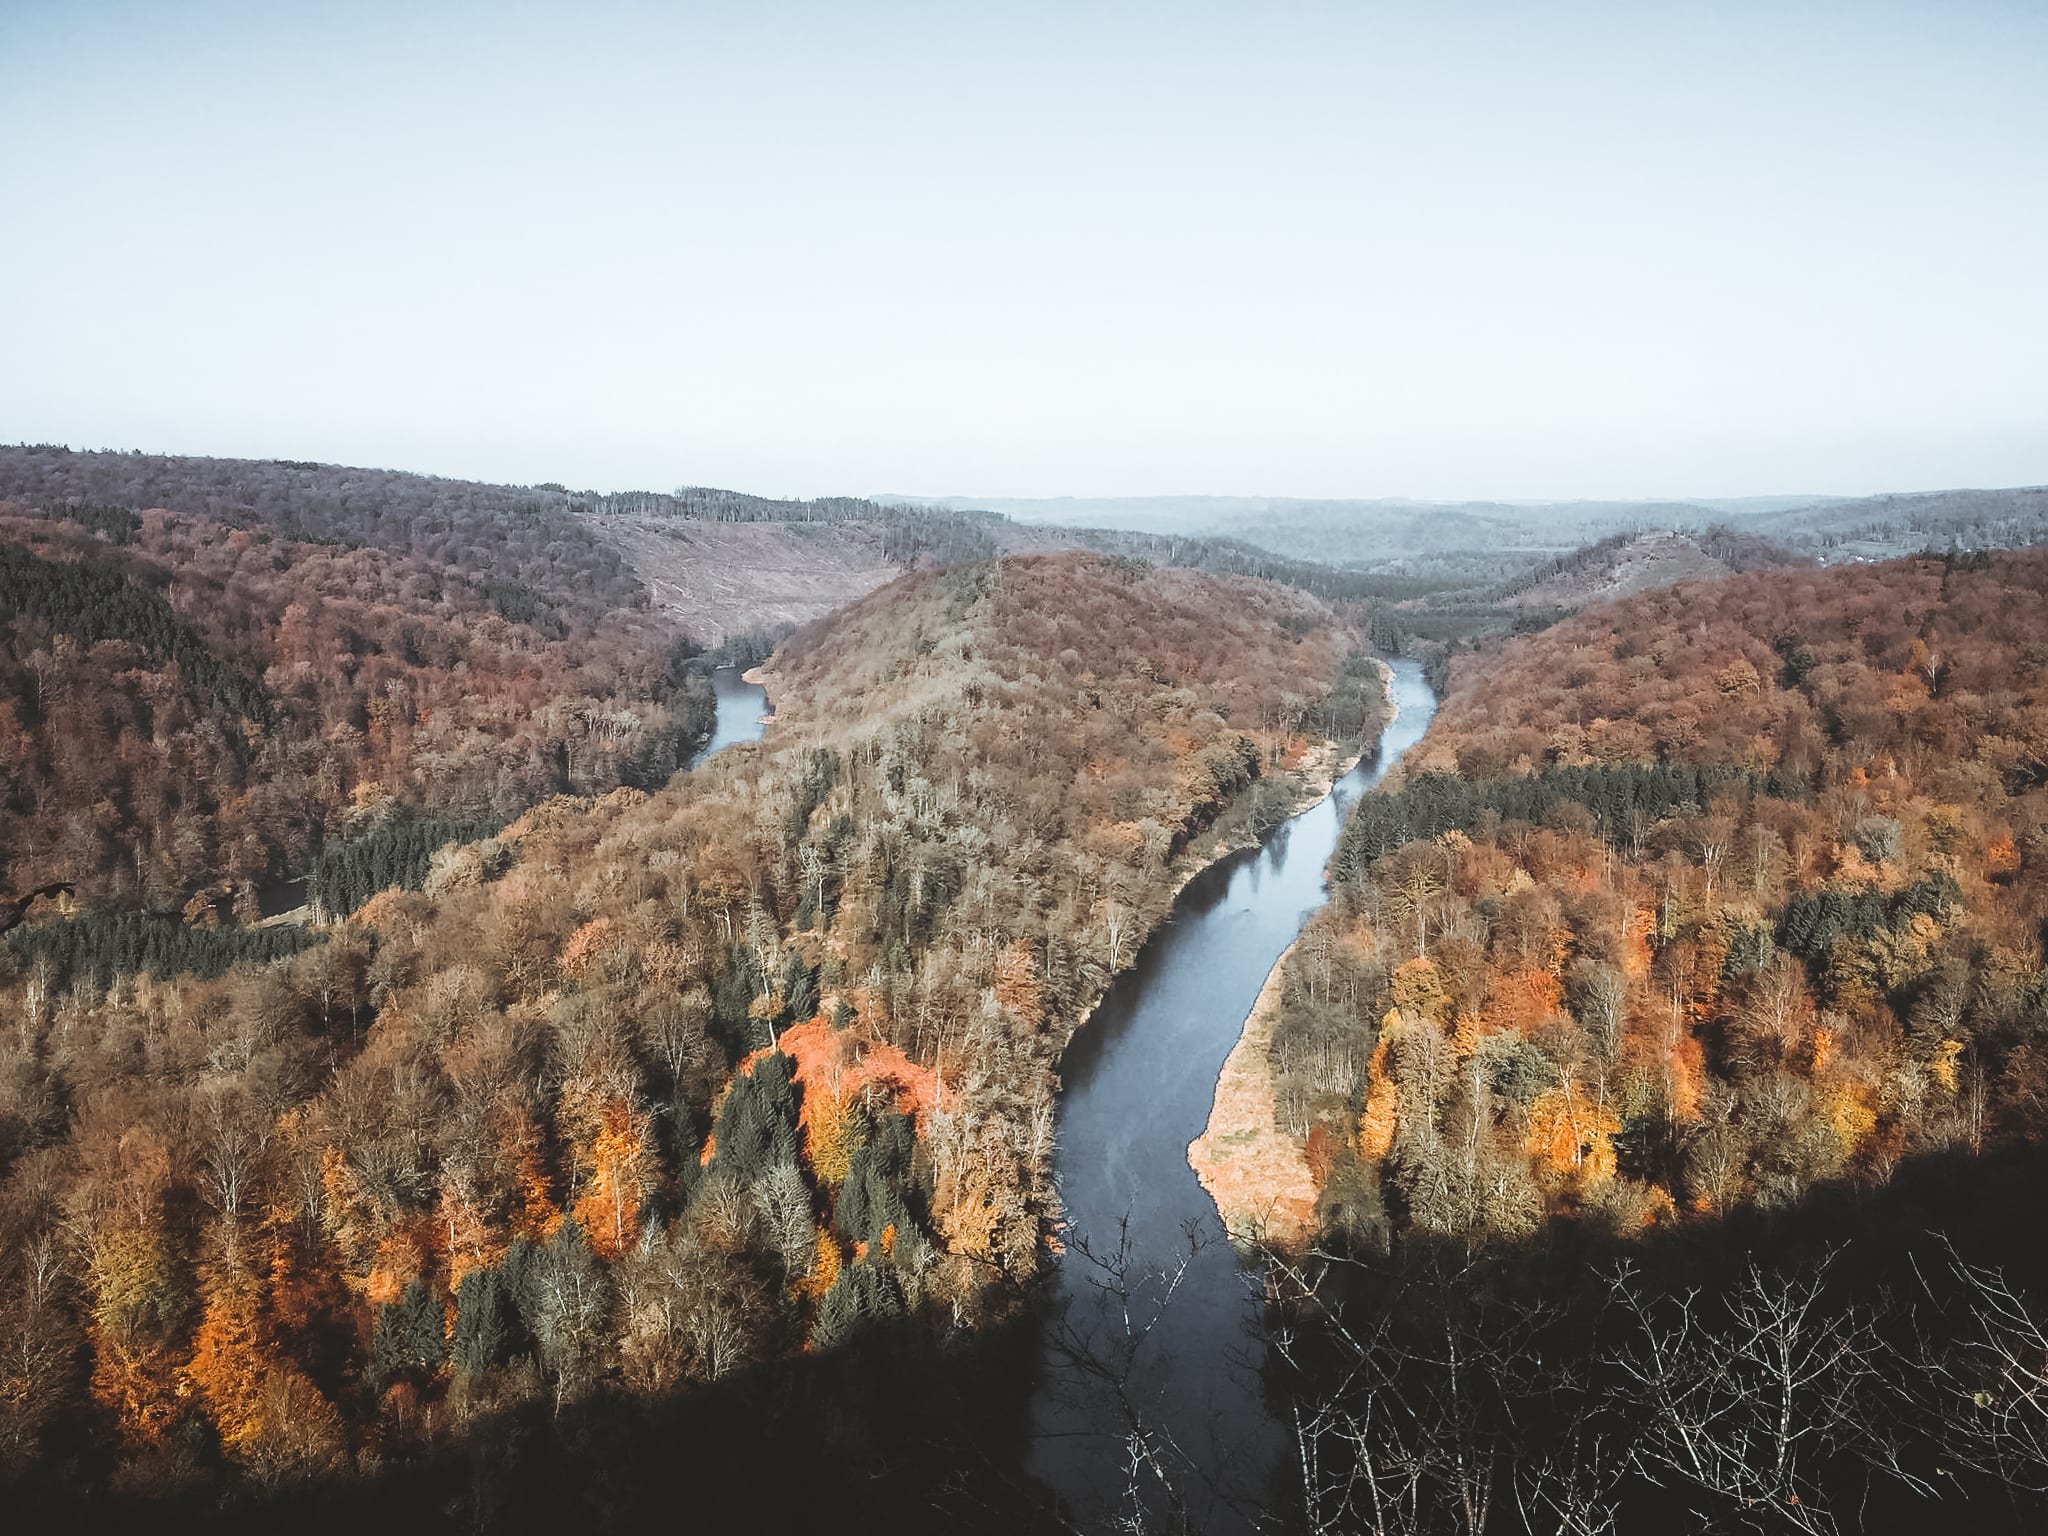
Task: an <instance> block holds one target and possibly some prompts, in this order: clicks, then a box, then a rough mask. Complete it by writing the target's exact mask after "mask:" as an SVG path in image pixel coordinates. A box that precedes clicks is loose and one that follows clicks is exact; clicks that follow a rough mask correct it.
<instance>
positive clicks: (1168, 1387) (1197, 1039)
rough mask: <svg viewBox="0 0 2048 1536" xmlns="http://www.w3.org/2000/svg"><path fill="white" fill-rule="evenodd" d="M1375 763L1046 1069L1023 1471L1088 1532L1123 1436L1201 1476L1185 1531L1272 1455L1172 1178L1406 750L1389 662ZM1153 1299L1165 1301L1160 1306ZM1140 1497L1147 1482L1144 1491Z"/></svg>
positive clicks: (1195, 895)
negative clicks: (1048, 1150) (1051, 1150)
mask: <svg viewBox="0 0 2048 1536" xmlns="http://www.w3.org/2000/svg"><path fill="white" fill-rule="evenodd" d="M1393 667H1394V700H1395V704H1396V706H1397V709H1398V713H1397V714H1396V716H1395V719H1394V720H1393V722H1392V723H1391V724H1390V725H1389V726H1388V727H1387V729H1386V730H1385V731H1384V732H1383V733H1382V735H1381V738H1380V742H1379V747H1378V750H1377V751H1376V752H1375V753H1373V754H1372V755H1370V756H1368V757H1367V758H1365V759H1364V760H1362V761H1361V762H1360V763H1359V765H1358V766H1357V767H1356V768H1354V769H1353V770H1352V771H1351V772H1350V773H1348V774H1346V775H1345V776H1344V777H1343V778H1342V779H1341V780H1339V781H1338V784H1337V786H1336V788H1335V789H1334V790H1332V792H1331V793H1330V794H1329V795H1328V796H1326V797H1325V798H1324V799H1322V800H1321V801H1319V802H1317V803H1316V804H1315V805H1313V806H1311V807H1310V808H1309V809H1307V810H1306V811H1303V812H1302V813H1301V814H1300V815H1298V816H1295V817H1294V818H1292V819H1291V820H1290V821H1288V822H1287V823H1286V824H1285V825H1284V826H1282V827H1281V828H1279V829H1278V830H1277V831H1276V832H1275V833H1274V834H1273V836H1272V837H1271V838H1269V839H1268V840H1267V842H1266V843H1265V844H1264V845H1263V846H1262V847H1260V848H1257V849H1249V850H1246V851H1244V852H1242V853H1238V854H1234V855H1232V856H1230V857H1229V858H1226V859H1224V860H1223V861H1221V862H1220V863H1218V864H1216V865H1214V866H1213V867H1211V868H1210V869H1208V870H1206V871H1204V872H1203V873H1202V874H1201V875H1199V876H1197V877H1196V878H1195V879H1194V880H1192V881H1191V882H1189V884H1188V886H1187V888H1186V889H1185V890H1184V891H1183V892H1182V893H1181V895H1180V897H1179V899H1178V900H1177V901H1176V902H1175V903H1174V908H1173V912H1172V915H1171V916H1170V918H1169V919H1168V921H1167V922H1166V924H1165V925H1163V926H1162V927H1161V928H1160V930H1159V931H1158V932H1157V933H1156V934H1154V935H1153V937H1152V938H1151V939H1150V940H1149V941H1148V943H1147V944H1146V946H1145V948H1144V949H1143V950H1142V951H1141V952H1140V953H1139V955H1138V958H1137V961H1136V963H1135V964H1134V965H1133V966H1132V967H1131V969H1130V970H1129V971H1128V972H1126V973H1125V974H1124V975H1123V976H1121V977H1119V978H1118V980H1117V981H1116V983H1115V984H1114V985H1113V986H1112V987H1111V988H1110V990H1109V992H1108V994H1107V995H1106V996H1105V997H1104V999H1103V1001H1102V1004H1101V1006H1100V1007H1099V1008H1098V1009H1097V1010H1096V1013H1095V1015H1094V1016H1093V1017H1092V1018H1091V1019H1090V1020H1089V1022H1088V1023H1087V1024H1086V1025H1085V1026H1083V1028H1082V1029H1081V1031H1080V1033H1079V1034H1078V1035H1076V1036H1075V1038H1074V1041H1073V1044H1072V1045H1070V1046H1069V1047H1068V1049H1067V1053H1066V1055H1065V1057H1064V1058H1063V1060H1062V1063H1061V1076H1062V1090H1061V1095H1060V1127H1059V1136H1060V1144H1059V1153H1058V1160H1057V1167H1056V1175H1057V1178H1058V1182H1059V1189H1060V1198H1061V1201H1062V1203H1063V1205H1064V1207H1065V1212H1066V1219H1067V1234H1066V1235H1067V1242H1068V1246H1069V1252H1068V1254H1067V1256H1066V1258H1065V1259H1064V1260H1063V1261H1062V1264H1061V1267H1060V1274H1059V1277H1058V1279H1057V1281H1056V1284H1055V1297H1054V1300H1053V1302H1052V1304H1051V1307H1050V1309H1049V1312H1050V1315H1049V1318H1048V1321H1047V1323H1046V1325H1045V1332H1044V1338H1043V1341H1042V1347H1041V1350H1040V1362H1039V1374H1038V1381H1037V1385H1036V1389H1035V1392H1034V1397H1033V1402H1032V1427H1033V1435H1034V1443H1033V1451H1032V1469H1033V1470H1034V1471H1035V1472H1036V1473H1037V1474H1038V1475H1039V1476H1041V1477H1043V1478H1044V1479H1045V1480H1046V1481H1047V1482H1048V1483H1050V1484H1051V1485H1052V1486H1053V1487H1054V1488H1055V1489H1056V1490H1058V1492H1059V1494H1060V1495H1061V1497H1062V1498H1063V1499H1064V1500H1065V1501H1066V1503H1067V1505H1068V1507H1069V1508H1070V1510H1071V1511H1072V1513H1073V1514H1074V1516H1075V1517H1076V1518H1077V1519H1079V1520H1081V1521H1082V1522H1084V1523H1094V1522H1096V1521H1099V1520H1101V1519H1102V1518H1104V1517H1105V1516H1107V1515H1108V1514H1110V1513H1111V1512H1112V1511H1113V1510H1114V1508H1115V1507H1116V1505H1117V1502H1118V1500H1119V1499H1120V1498H1121V1497H1122V1495H1123V1492H1124V1490H1125V1488H1126V1486H1127V1484H1129V1483H1131V1482H1133V1481H1135V1482H1137V1483H1138V1484H1140V1485H1142V1484H1144V1483H1145V1482H1146V1481H1147V1475H1146V1472H1145V1469H1144V1468H1143V1467H1142V1466H1140V1467H1139V1469H1138V1474H1137V1476H1136V1478H1135V1479H1133V1477H1132V1475H1131V1464H1130V1460H1129V1452H1130V1435H1129V1432H1130V1430H1131V1428H1132V1426H1133V1424H1134V1423H1143V1424H1144V1425H1146V1426H1149V1427H1151V1428H1152V1429H1153V1430H1154V1431H1155V1433H1156V1435H1157V1437H1158V1438H1159V1441H1160V1442H1161V1443H1162V1444H1163V1443H1166V1442H1170V1447H1171V1449H1170V1450H1168V1451H1167V1452H1166V1454H1167V1455H1168V1456H1169V1457H1170V1459H1172V1460H1173V1461H1174V1462H1175V1463H1177V1464H1179V1465H1181V1466H1182V1467H1183V1468H1185V1467H1187V1466H1192V1467H1194V1468H1198V1469H1200V1476H1199V1479H1198V1481H1199V1482H1200V1483H1201V1484H1202V1486H1199V1487H1194V1488H1188V1489H1185V1490H1184V1491H1185V1492H1186V1493H1187V1494H1188V1495H1189V1496H1190V1498H1191V1500H1192V1502H1193V1506H1194V1507H1193V1508H1191V1510H1190V1511H1189V1513H1190V1515H1191V1517H1192V1518H1193V1519H1194V1520H1195V1521H1196V1522H1197V1523H1198V1524H1206V1525H1207V1526H1209V1527H1210V1528H1212V1529H1227V1528H1229V1527H1230V1526H1231V1525H1232V1523H1233V1516H1232V1505H1233V1503H1234V1499H1233V1496H1232V1491H1231V1490H1232V1489H1233V1488H1242V1489H1246V1490H1257V1489H1258V1488H1260V1487H1261V1486H1263V1483H1264V1481H1265V1474H1266V1471H1267V1469H1268V1467H1269V1466H1270V1464H1271V1461H1272V1458H1273V1456H1274V1455H1275V1454H1276V1453H1277V1451H1278V1449H1279V1447H1280V1443H1281V1442H1280V1439H1279V1436H1278V1432H1277V1426H1276V1425H1275V1424H1274V1423H1273V1422H1272V1420H1271V1418H1270V1417H1269V1415H1268V1413H1267V1411H1266V1409H1265V1406H1264V1404H1263V1402H1262V1400H1261V1398H1260V1395H1259V1391H1258V1387H1257V1376H1258V1370H1259V1366H1260V1364H1261V1362H1260V1360H1259V1359H1258V1358H1256V1357H1255V1355H1254V1343H1253V1338H1254V1335H1253V1333H1252V1330H1251V1326H1250V1325H1251V1323H1252V1322H1253V1321H1254V1318H1255V1313H1254V1303H1253V1296H1252V1292H1251V1288H1250V1287H1249V1286H1248V1285H1247V1283H1246V1276H1245V1274H1244V1273H1243V1271H1242V1269H1241V1268H1240V1266H1239V1264H1238V1262H1237V1259H1236V1257H1235V1256H1234V1254H1233V1253H1232V1251H1231V1250H1230V1248H1229V1246H1228V1245H1227V1244H1226V1243H1224V1242H1223V1241H1222V1240H1221V1228H1220V1224H1219V1223H1218V1222H1217V1219H1216V1211H1215V1206H1214V1205H1213V1204H1212V1203H1211V1201H1210V1200H1209V1197H1208V1195H1207V1193H1206V1192H1205V1191H1204V1190H1203V1189H1202V1187H1201V1184H1200V1183H1199V1182H1198V1181H1197V1180H1196V1178H1195V1175H1194V1172H1193V1170H1192V1169H1191V1168H1189V1166H1188V1162H1187V1148H1188V1143H1189V1142H1191V1141H1193V1140H1194V1139H1195V1138H1196V1137H1197V1136H1199V1135H1200V1134H1201V1132H1202V1129H1203V1127H1204V1126H1205V1125H1206V1124H1207V1123H1208V1118H1209V1110H1210V1106H1211V1103H1212V1100H1213V1098H1214V1093H1215V1085H1216V1077H1217V1074H1218V1072H1219V1071H1220V1070H1221V1069H1222V1065H1223V1060H1224V1058H1225V1057H1226V1056H1227V1055H1228V1054H1229V1053H1230V1050H1231V1047H1232V1046H1233V1045H1235V1044H1236V1042H1237V1037H1238V1034H1239V1032H1240V1030H1241V1029H1242V1027H1243V1024H1244V1020H1245V1016H1246V1015H1247V1014H1248V1013H1250V1011H1251V1008H1252V1004H1253V1002H1254V1001H1255V1000H1256V999H1257V997H1258V994H1259V991H1260V989H1261V988H1262V987H1263V986H1264V985H1265V981H1266V977H1267V974H1268V973H1269V972H1270V971H1271V970H1272V968H1273V966H1274V964H1275V963H1276V962H1277V961H1278V960H1279V958H1280V956H1281V954H1282V953H1284V952H1285V950H1286V949H1287V946H1288V945H1290V944H1291V943H1293V942H1294V939H1295V937H1296V936H1297V935H1298V934H1299V933H1300V931H1301V928H1302V925H1303V924H1304V923H1305V922H1306V921H1307V920H1308V918H1309V916H1310V915H1311V914H1312V913H1313V912H1314V911H1315V910H1316V909H1317V908H1318V907H1320V906H1321V905H1322V904H1323V902H1324V900H1325V899H1326V897H1327V892H1326V891H1325V888H1324V884H1323V872H1324V868H1325V866H1326V865H1327V864H1328V863H1329V859H1330V855H1331V854H1332V853H1333V852H1334V851H1335V849H1336V845H1337V837H1338V834H1339V833H1340V832H1341V830H1342V828H1343V823H1344V815H1345V812H1346V811H1347V810H1348V809H1349V807H1350V805H1351V804H1352V802H1353V801H1355V800H1356V798H1357V797H1358V796H1359V795H1360V794H1361V793H1363V792H1364V791H1366V790H1368V789H1370V788H1371V787H1372V786H1373V785H1375V784H1377V783H1378V782H1379V780H1380V779H1381V778H1382V777H1383V776H1384V775H1385V774H1386V772H1387V770H1388V769H1389V768H1390V767H1391V766H1392V765H1393V764H1394V763H1395V762H1397V761H1398V760H1399V759H1400V757H1401V755H1402V753H1404V752H1405V751H1406V750H1407V749H1408V748H1409V747H1410V746H1412V745H1413V744H1414V743H1415V742H1416V741H1417V740H1419V739H1420V738H1421V736H1422V733H1423V730H1424V729H1425V728H1426V727H1427V726H1428V724H1429V720H1430V717H1431V715H1432V714H1434V712H1435V709H1436V700H1435V697H1434V695H1432V694H1431V692H1430V690H1429V687H1428V685H1427V684H1426V683H1424V682H1423V680H1422V671H1421V668H1420V667H1419V666H1417V665H1416V664H1415V663H1413V662H1408V661H1397V662H1395V663H1393ZM1169 1293H1170V1301H1169ZM1154 1481H1156V1479H1155V1480H1154Z"/></svg>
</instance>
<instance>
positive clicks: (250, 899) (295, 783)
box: [0, 502, 711, 924]
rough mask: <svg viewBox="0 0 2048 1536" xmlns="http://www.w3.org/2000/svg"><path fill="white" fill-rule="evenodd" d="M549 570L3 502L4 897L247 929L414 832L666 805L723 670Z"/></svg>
mask: <svg viewBox="0 0 2048 1536" xmlns="http://www.w3.org/2000/svg"><path fill="white" fill-rule="evenodd" d="M389 526H392V527H396V526H398V525H397V524H395V523H393V524H390V525H389ZM490 526H491V527H492V528H495V527H497V526H498V525H497V524H496V523H495V522H494V523H492V524H491V525H490ZM470 536H471V537H473V538H477V539H481V538H482V537H483V534H482V533H481V532H479V531H477V530H471V534H470ZM424 537H425V536H424V534H422V538H423V539H424ZM550 549H551V546H550V545H548V544H546V543H542V542H539V541H538V540H537V537H536V541H534V542H531V543H529V544H526V545H522V544H521V542H520V540H519V539H518V538H516V537H515V538H511V539H509V540H508V541H504V542H500V543H495V544H489V543H467V544H464V545H463V547H462V549H461V550H456V549H454V548H452V547H450V548H444V549H438V550H437V549H436V547H435V546H434V545H433V544H432V541H431V540H426V541H425V542H424V543H423V544H422V547H421V548H420V549H418V550H408V549H393V548H386V547H382V546H380V545H375V544H355V545H350V544H345V543H337V542H319V543H309V542H304V541H302V540H299V539H293V538H288V537H286V536H284V535H282V534H280V533H279V532H277V531H276V530H275V529H274V528H273V527H271V526H269V525H267V524H264V523H260V522H258V523H254V524H252V525H249V526H235V525H233V524H231V523H227V522H222V521H220V520H218V519H216V518H214V517H212V516H209V515H203V514H196V513H181V512H163V511H146V512H143V511H137V510H135V509H133V508H130V507H126V506H121V505H118V504H112V503H84V504H80V503H69V502H60V503H58V504H57V505H56V507H55V509H54V510H50V509H44V508H30V507H27V506H25V505H22V504H19V503H14V504H10V503H6V502H0V886H4V887H5V888H6V889H7V890H14V889H22V888H31V887H34V886H37V885H41V884H45V883H48V882H52V881H63V882H68V883H70V884H72V885H74V886H75V887H76V888H77V892H78V895H79V897H80V899H81V900H83V901H85V902H87V903H88V904H98V905H105V906H110V907H113V908H119V909H125V910H131V911H132V910H136V909H141V910H145V911H149V912H154V913H159V914H163V915H165V916H166V917H167V918H168V919H169V920H170V921H172V922H173V923H175V921H176V920H177V918H178V917H179V915H180V913H181V912H182V913H183V915H184V917H185V918H186V919H188V920H190V921H195V922H203V923H208V924H210V923H212V922H213V921H214V920H215V919H216V917H218V916H225V915H228V910H229V908H230V907H232V910H233V915H235V916H237V917H239V918H242V919H251V918H254V917H255V916H258V915H260V912H261V911H262V910H263V909H264V908H266V907H269V908H275V907H277V906H280V905H283V906H295V905H298V904H299V903H300V902H301V901H303V899H304V897H303V890H304V887H303V886H301V885H294V884H293V883H292V882H294V881H299V880H303V878H304V877H305V876H306V875H307V874H308V873H309V871H310V870H311V869H312V868H313V865H314V861H315V860H316V858H317V857H319V856H320V855H322V853H323V850H327V849H330V848H332V847H334V846H336V845H337V844H345V843H347V842H349V841H350V840H352V839H362V838H367V837H373V836H376V835H380V834H382V833H383V832H384V831H386V830H387V829H389V828H390V827H392V826H393V825H395V824H397V823H402V822H407V821H411V820H416V819H418V818H421V817H427V818H435V817H446V816H457V817H461V818H467V819H470V820H484V821H490V822H493V823H494V824H495V823H501V822H503V821H505V820H507V819H509V818H510V817H512V816H515V815H517V814H518V813H519V812H520V811H521V810H523V809H524V808H525V807H527V806H528V805H531V804H532V803H534V802H535V801H536V800H538V799H541V798H543V797H545V796H547V795H549V794H554V793H558V792H563V791H569V792H588V791H593V790H602V789H608V788H611V787H612V786H614V785H617V784H621V783H625V784H640V785H648V786H652V785H658V784H660V783H662V782H664V781H665V780H666V779H667V777H668V776H669V774H671V773H672V772H674V771H675V769H676V767H677V766H678V765H679V764H680V763H681V762H682V761H683V759H684V757H685V756H686V755H687V753H688V752H689V751H690V750H691V748H692V747H693V746H694V745H695V744H696V743H697V742H699V741H701V740H702V739H703V737H704V735H705V733H706V731H707V729H708V727H709V724H710V719H711V697H710V688H709V684H708V681H707V680H706V677H705V676H704V674H703V669H702V667H701V666H700V665H697V664H695V663H694V662H693V659H692V655H693V653H692V652H691V651H690V650H689V648H688V647H682V648H678V646H677V637H676V635H675V633H674V628H673V626H672V625H670V624H668V623H667V622H665V621H664V620H662V619H661V618H660V617H659V616H656V615H653V614H650V613H648V612H647V611H645V610H644V609H643V608H641V607H638V606H633V605H630V604H629V605H627V606H623V607H605V606H603V605H602V603H601V602H600V603H597V604H593V603H592V602H591V601H590V600H589V598H588V596H587V595H586V594H584V593H582V592H581V591H580V590H579V588H578V587H577V582H578V581H579V580H581V579H582V577H583V576H585V575H588V576H589V577H590V579H591V580H592V581H593V582H596V583H598V584H599V589H600V590H602V583H603V582H604V581H605V580H606V579H607V578H606V576H605V573H606V571H608V570H611V569H612V568H611V567H609V566H607V565H606V564H605V563H604V561H603V560H602V559H601V558H599V557H597V556H591V557H590V558H589V559H588V560H585V559H583V558H581V557H576V558H571V557H570V556H568V555H566V554H563V553H562V552H561V551H560V550H559V549H556V550H554V551H553V552H552V553H551V552H550ZM442 555H446V556H449V557H451V559H452V558H457V557H459V558H460V559H464V560H469V561H470V562H471V566H473V567H474V568H473V569H472V568H466V567H465V566H464V565H462V564H459V563H449V562H448V561H446V560H443V559H441V558H439V557H440V556H442ZM499 555H503V557H504V559H505V560H506V562H507V563H508V565H509V566H510V567H511V568H513V569H516V570H525V571H526V573H527V574H528V575H530V576H534V578H535V579H536V580H539V579H543V578H542V577H541V575H540V574H539V572H540V571H541V569H542V568H543V567H545V569H546V571H547V572H548V573H549V574H547V575H546V576H545V580H547V581H549V582H552V583H557V584H558V585H556V586H551V587H548V588H546V589H540V588H535V587H531V586H528V585H525V584H522V583H517V582H509V583H508V582H507V581H504V580H501V579H500V578H499V577H498V576H496V575H494V574H491V572H493V571H495V570H496V569H497V568H498V567H497V565H496V561H497V558H498V557H499ZM558 556H559V558H558ZM522 561H526V564H524V565H522V564H521V562H522ZM613 574H614V575H616V572H613ZM216 906H217V907H218V908H219V911H218V912H216V911H215V908H216Z"/></svg>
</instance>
